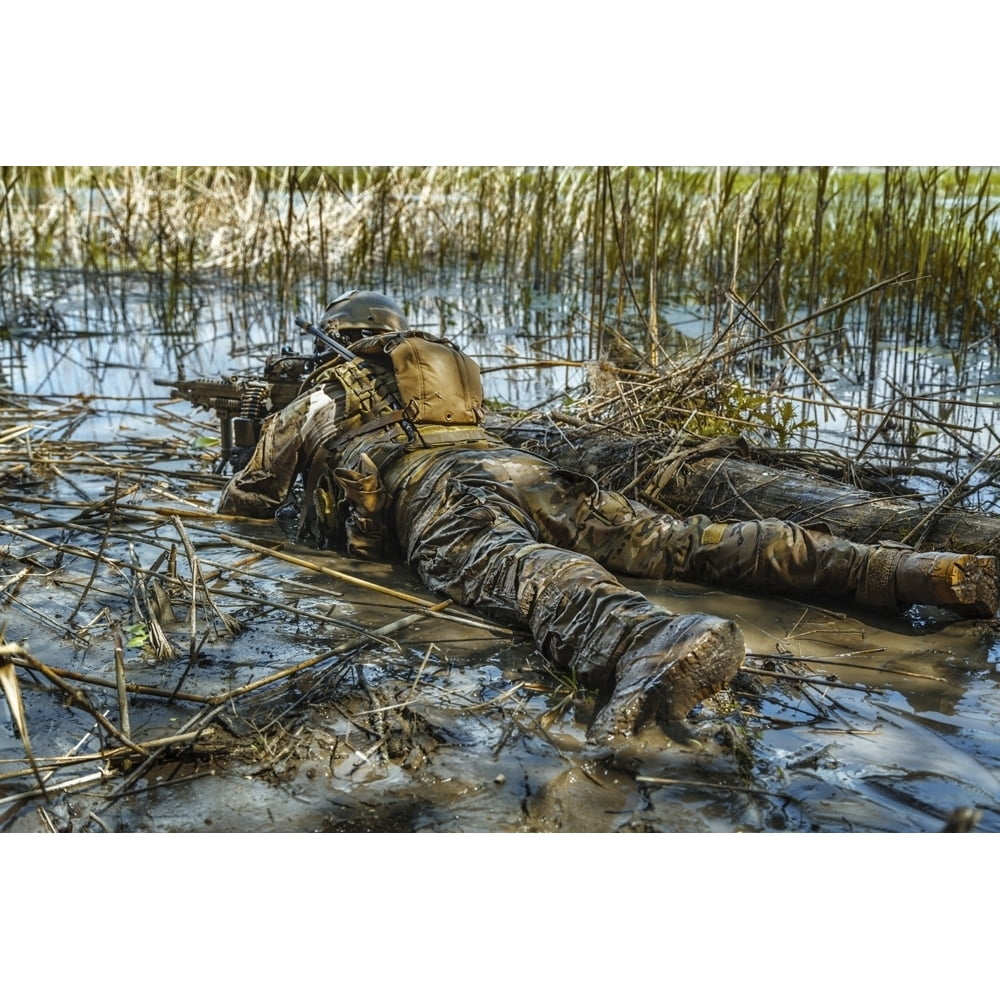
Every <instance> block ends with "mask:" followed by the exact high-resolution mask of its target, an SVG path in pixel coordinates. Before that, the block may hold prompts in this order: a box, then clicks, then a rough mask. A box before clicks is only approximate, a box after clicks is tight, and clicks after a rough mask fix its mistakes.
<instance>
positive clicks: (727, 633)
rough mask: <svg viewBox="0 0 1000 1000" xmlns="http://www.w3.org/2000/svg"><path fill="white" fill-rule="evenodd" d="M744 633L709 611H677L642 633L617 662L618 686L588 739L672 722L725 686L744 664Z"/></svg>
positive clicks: (606, 703) (600, 713)
mask: <svg viewBox="0 0 1000 1000" xmlns="http://www.w3.org/2000/svg"><path fill="white" fill-rule="evenodd" d="M745 652H746V646H745V643H744V639H743V632H742V631H741V630H740V627H739V626H738V625H737V624H736V623H735V622H732V621H727V620H726V619H724V618H715V617H713V616H711V615H701V614H692V615H678V616H677V617H676V618H671V619H669V620H668V621H666V622H662V623H659V622H658V623H657V627H656V631H655V633H654V634H653V635H649V636H640V637H638V639H637V641H636V642H633V643H632V644H631V645H630V646H629V647H628V649H626V651H625V653H624V654H623V655H622V656H621V658H620V659H619V661H618V664H617V666H616V667H615V681H614V687H613V688H612V690H611V693H610V695H609V697H608V699H607V701H606V702H605V703H604V704H603V705H602V706H601V708H600V709H599V710H598V712H597V714H596V715H595V716H594V720H593V722H591V724H590V728H589V729H588V730H587V738H588V739H591V740H595V741H600V742H605V741H608V740H611V739H614V738H615V737H617V736H631V735H633V734H634V733H636V732H638V731H639V730H640V729H641V728H642V727H643V726H644V725H645V724H646V723H648V722H651V721H653V720H656V721H659V722H672V721H676V720H678V719H683V718H684V717H685V716H686V715H687V714H688V712H690V711H691V709H692V708H694V706H695V705H697V704H698V703H699V702H700V701H703V700H704V699H705V698H707V697H709V695H713V694H716V693H718V692H719V691H721V690H722V689H723V688H724V687H725V686H726V685H727V684H728V683H729V682H730V681H731V680H732V679H733V677H735V676H736V672H737V671H738V670H739V669H740V667H741V666H742V665H743V657H744V654H745Z"/></svg>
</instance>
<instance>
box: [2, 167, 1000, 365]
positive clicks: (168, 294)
mask: <svg viewBox="0 0 1000 1000" xmlns="http://www.w3.org/2000/svg"><path fill="white" fill-rule="evenodd" d="M997 193H998V179H997V178H996V177H995V176H994V175H993V173H992V172H991V171H990V170H989V169H982V170H977V169H972V168H968V167H883V168H870V169H860V168H858V169H853V168H833V167H801V168H795V167H768V168H763V167H762V168H746V167H743V168H737V167H702V168H676V167H556V166H547V167H252V168H251V167H232V166H213V167H0V209H2V214H0V253H2V256H3V259H4V260H6V261H8V262H24V263H27V264H38V265H42V266H58V267H75V268H83V269H88V270H90V271H92V272H96V273H98V274H100V273H102V272H105V273H108V274H110V273H111V272H117V271H130V272H134V271H140V272H144V273H151V274H153V275H155V276H156V277H157V281H158V282H159V284H160V285H161V288H160V291H161V292H162V303H161V305H160V308H161V310H162V317H161V318H162V320H163V325H164V329H165V330H168V331H169V330H171V329H174V324H175V323H176V322H177V317H178V316H180V315H185V316H189V315H190V312H191V308H190V304H191V301H192V299H193V298H194V297H195V286H196V284H197V282H198V280H199V276H202V277H204V276H205V275H206V274H212V273H218V272H221V273H223V274H224V275H225V276H226V277H227V278H229V279H233V278H235V279H236V281H237V289H238V290H239V289H240V288H242V289H243V290H244V291H245V292H246V293H247V295H246V296H245V297H246V298H248V299H254V300H256V301H259V300H260V298H261V293H262V291H265V292H266V294H267V295H269V296H270V298H271V299H272V300H273V301H274V302H275V304H276V306H275V308H276V313H277V314H278V315H279V316H282V317H284V316H287V315H289V314H291V313H292V312H294V311H295V310H297V309H300V308H302V307H303V305H308V306H310V307H312V306H314V305H315V303H316V302H317V301H325V300H328V298H329V297H331V296H332V295H333V294H335V293H337V292H339V291H341V290H342V289H343V288H344V287H345V286H351V285H358V286H373V287H378V288H384V289H385V290H387V291H389V292H392V293H394V294H397V295H401V293H403V294H402V295H401V297H403V298H405V291H406V289H405V288H402V287H397V286H399V285H400V283H401V282H402V283H404V284H407V283H408V280H407V276H409V277H410V278H412V280H413V282H414V284H413V286H412V287H413V288H417V287H419V286H418V284H417V283H418V282H420V281H421V280H423V279H426V278H427V276H437V277H441V276H445V275H450V276H458V277H460V278H461V279H462V280H464V281H468V282H472V283H476V282H489V283H490V285H491V286H493V287H496V286H497V285H499V287H500V290H501V292H502V295H503V297H504V299H505V300H507V301H508V302H510V303H512V304H521V305H523V306H525V307H527V306H528V305H529V304H530V302H531V301H532V299H533V298H535V297H536V296H539V295H542V296H544V295H549V294H555V293H559V294H562V295H564V296H565V297H566V301H567V302H568V303H569V309H570V311H572V310H574V309H577V310H580V311H581V312H582V313H583V314H584V315H586V316H588V317H590V322H591V324H592V330H591V332H592V335H593V345H594V351H595V353H598V354H599V353H601V352H602V351H603V349H604V347H605V346H606V335H608V334H609V333H610V332H611V331H624V332H626V333H629V334H633V333H635V334H636V335H637V336H638V337H642V336H643V335H644V334H649V332H650V331H655V329H656V327H657V326H658V325H659V324H658V308H657V307H663V306H665V305H674V306H681V307H689V308H691V309H692V310H694V311H696V312H697V313H698V314H700V315H702V316H703V317H705V320H706V323H707V324H709V325H710V327H711V328H713V329H718V328H719V327H720V326H723V325H725V324H726V323H727V322H728V321H729V320H730V319H731V318H732V310H733V305H732V301H731V299H730V298H729V296H728V294H727V291H728V289H729V288H730V286H733V287H735V288H736V289H737V290H739V292H740V294H741V295H743V296H744V297H748V296H750V295H751V294H752V295H753V300H754V308H755V311H756V313H757V315H758V316H760V317H762V318H763V319H764V320H765V321H766V322H767V323H768V324H770V325H774V326H780V325H783V324H784V323H786V322H788V321H789V319H792V318H794V317H796V316H801V315H804V314H806V313H810V312H813V311H815V310H816V309H817V308H819V307H821V306H822V305H823V304H825V303H832V302H837V301H840V300H843V299H848V298H849V297H850V296H852V295H854V294H855V293H856V292H857V291H858V290H859V289H862V288H866V287H869V286H871V285H873V284H876V283H877V282H879V281H881V280H883V279H885V278H887V277H889V276H891V275H896V274H900V273H903V272H906V273H907V274H908V275H909V276H910V277H911V278H912V280H910V281H908V282H905V283H901V284H899V285H898V286H895V287H893V288H890V289H887V290H886V291H884V292H883V293H882V294H881V295H880V296H879V297H877V298H876V299H873V300H867V301H863V302H858V303H854V304H853V305H852V306H850V307H845V308H844V310H843V311H842V312H838V313H835V314H834V315H832V316H830V317H828V322H827V323H826V324H825V325H824V329H827V330H835V329H839V328H841V327H845V326H847V327H852V328H853V329H855V330H857V331H860V332H862V333H863V335H864V338H865V339H866V340H868V341H869V342H870V344H872V345H877V344H878V343H880V342H881V341H883V340H884V339H886V338H888V337H890V336H893V337H897V336H898V337H903V338H905V339H906V341H908V342H909V343H911V344H913V343H915V344H918V345H919V344H926V343H931V342H933V343H941V344H944V345H945V346H948V347H951V348H954V349H962V348H965V347H967V346H969V345H970V344H972V343H974V342H976V341H977V340H980V339H985V338H990V339H992V338H991V335H992V334H993V333H994V320H993V317H994V316H996V315H997V313H998V311H1000V283H998V282H997V281H995V280H994V275H993V270H994V264H993V262H994V261H995V260H996V259H997V250H998V249H1000V248H998V235H997V227H996V221H995V217H994V213H995V210H996V206H997V204H998V202H997V200H996V199H997ZM16 280H17V277H16V269H12V270H11V273H10V274H9V275H5V276H4V277H3V279H2V281H0V295H2V296H3V299H8V298H9V297H10V296H11V295H12V294H13V293H14V292H15V291H16V287H14V283H15V282H16ZM251 292H253V293H254V294H253V295H252V296H251V295H250V293H251ZM238 301H239V297H237V302H238ZM236 308H239V306H238V305H237V307H236ZM660 322H662V320H660ZM874 356H875V352H874V350H872V351H870V352H869V353H868V354H867V358H868V364H873V363H874V361H873V359H874Z"/></svg>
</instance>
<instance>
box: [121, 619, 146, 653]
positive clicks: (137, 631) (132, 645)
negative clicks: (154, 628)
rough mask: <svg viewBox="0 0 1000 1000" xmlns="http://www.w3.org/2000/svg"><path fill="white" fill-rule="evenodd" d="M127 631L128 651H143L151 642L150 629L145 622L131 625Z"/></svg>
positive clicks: (126, 644)
mask: <svg viewBox="0 0 1000 1000" xmlns="http://www.w3.org/2000/svg"><path fill="white" fill-rule="evenodd" d="M125 631H126V633H128V642H126V643H125V648H126V649H142V648H143V647H144V646H145V645H146V643H147V642H149V628H148V627H147V625H146V623H145V622H136V624H135V625H129V626H128V628H126V629H125Z"/></svg>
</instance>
